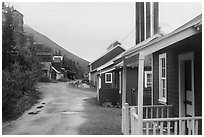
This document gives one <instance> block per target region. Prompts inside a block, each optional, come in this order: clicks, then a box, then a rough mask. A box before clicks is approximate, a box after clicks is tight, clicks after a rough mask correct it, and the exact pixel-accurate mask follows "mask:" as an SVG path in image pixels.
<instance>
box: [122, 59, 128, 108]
mask: <svg viewBox="0 0 204 137" xmlns="http://www.w3.org/2000/svg"><path fill="white" fill-rule="evenodd" d="M122 80H123V86H122V106H123V107H124V106H125V103H126V81H127V66H126V64H125V59H124V60H123V77H122Z"/></svg>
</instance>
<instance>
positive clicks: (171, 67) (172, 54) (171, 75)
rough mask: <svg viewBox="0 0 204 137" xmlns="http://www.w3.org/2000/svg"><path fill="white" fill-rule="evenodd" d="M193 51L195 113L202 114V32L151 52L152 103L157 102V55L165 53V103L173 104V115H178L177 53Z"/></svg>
mask: <svg viewBox="0 0 204 137" xmlns="http://www.w3.org/2000/svg"><path fill="white" fill-rule="evenodd" d="M188 52H194V87H195V88H194V90H195V113H196V115H197V116H198V115H199V116H201V115H202V33H199V34H197V35H194V36H192V37H189V38H187V39H184V40H182V41H180V42H178V43H175V44H173V45H171V46H169V47H167V48H164V49H162V50H159V51H157V52H155V53H153V63H154V64H153V92H154V104H159V102H158V99H159V71H158V70H159V55H160V54H163V53H167V54H166V55H167V104H171V105H174V113H171V114H172V115H174V116H178V115H179V85H178V82H179V79H178V76H179V74H178V55H180V54H184V53H188Z"/></svg>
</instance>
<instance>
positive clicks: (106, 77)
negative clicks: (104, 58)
mask: <svg viewBox="0 0 204 137" xmlns="http://www.w3.org/2000/svg"><path fill="white" fill-rule="evenodd" d="M107 75H111V80H110V81H107ZM105 83H112V73H105Z"/></svg>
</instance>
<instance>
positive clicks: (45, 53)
mask: <svg viewBox="0 0 204 137" xmlns="http://www.w3.org/2000/svg"><path fill="white" fill-rule="evenodd" d="M37 55H52V52H37Z"/></svg>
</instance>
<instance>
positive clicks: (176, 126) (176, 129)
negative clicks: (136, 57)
mask: <svg viewBox="0 0 204 137" xmlns="http://www.w3.org/2000/svg"><path fill="white" fill-rule="evenodd" d="M177 131H178V122H177V121H175V122H174V135H177Z"/></svg>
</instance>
